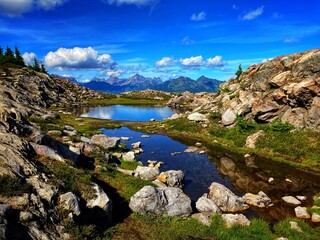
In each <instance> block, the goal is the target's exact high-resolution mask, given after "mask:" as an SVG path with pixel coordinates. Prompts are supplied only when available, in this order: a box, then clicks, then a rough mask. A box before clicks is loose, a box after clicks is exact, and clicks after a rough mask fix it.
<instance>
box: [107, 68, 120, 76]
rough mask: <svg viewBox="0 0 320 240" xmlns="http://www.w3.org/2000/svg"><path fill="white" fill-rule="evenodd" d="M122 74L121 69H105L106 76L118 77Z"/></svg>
mask: <svg viewBox="0 0 320 240" xmlns="http://www.w3.org/2000/svg"><path fill="white" fill-rule="evenodd" d="M122 74H123V71H122V70H111V69H110V70H108V71H107V76H109V77H119V76H121V75H122Z"/></svg>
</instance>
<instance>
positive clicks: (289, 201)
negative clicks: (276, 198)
mask: <svg viewBox="0 0 320 240" xmlns="http://www.w3.org/2000/svg"><path fill="white" fill-rule="evenodd" d="M282 200H283V201H284V202H285V203H287V204H289V205H293V206H297V205H300V204H301V202H300V201H299V200H298V199H296V198H295V197H292V196H285V197H282Z"/></svg>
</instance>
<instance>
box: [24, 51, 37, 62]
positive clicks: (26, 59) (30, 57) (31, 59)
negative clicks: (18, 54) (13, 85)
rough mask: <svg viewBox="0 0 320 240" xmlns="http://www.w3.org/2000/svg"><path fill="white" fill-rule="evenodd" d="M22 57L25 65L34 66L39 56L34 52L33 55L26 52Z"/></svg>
mask: <svg viewBox="0 0 320 240" xmlns="http://www.w3.org/2000/svg"><path fill="white" fill-rule="evenodd" d="M22 57H23V60H24V63H25V64H26V65H33V63H34V59H35V58H37V55H36V54H35V53H33V52H31V53H28V52H25V53H24V54H23V55H22Z"/></svg>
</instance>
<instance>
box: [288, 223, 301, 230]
mask: <svg viewBox="0 0 320 240" xmlns="http://www.w3.org/2000/svg"><path fill="white" fill-rule="evenodd" d="M289 224H290V228H291V229H293V230H296V231H297V232H302V229H301V227H300V226H299V224H298V223H297V222H295V221H290V222H289Z"/></svg>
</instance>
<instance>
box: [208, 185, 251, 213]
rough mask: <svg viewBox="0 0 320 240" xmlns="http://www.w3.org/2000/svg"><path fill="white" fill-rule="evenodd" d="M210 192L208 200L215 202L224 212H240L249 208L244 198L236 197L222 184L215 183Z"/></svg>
mask: <svg viewBox="0 0 320 240" xmlns="http://www.w3.org/2000/svg"><path fill="white" fill-rule="evenodd" d="M209 190H210V192H209V194H208V198H209V199H211V200H212V201H213V202H215V204H217V206H218V207H219V208H220V209H221V210H222V211H223V212H239V211H244V210H247V209H248V208H249V206H248V205H247V204H245V201H244V200H243V198H241V197H239V196H237V195H235V194H234V193H233V192H231V191H230V190H229V189H228V188H226V187H225V186H223V185H222V184H220V183H217V182H213V183H212V184H211V186H210V187H209Z"/></svg>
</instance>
